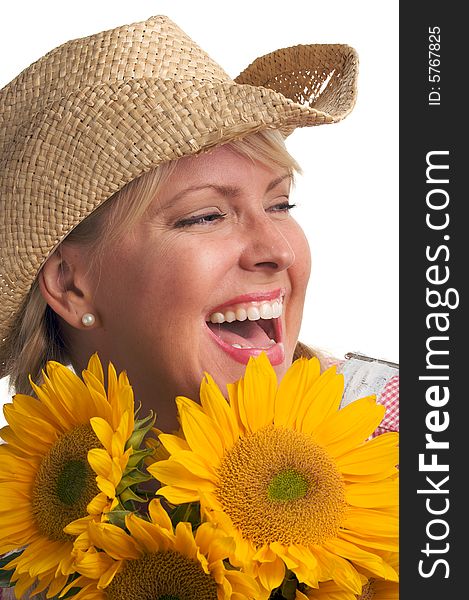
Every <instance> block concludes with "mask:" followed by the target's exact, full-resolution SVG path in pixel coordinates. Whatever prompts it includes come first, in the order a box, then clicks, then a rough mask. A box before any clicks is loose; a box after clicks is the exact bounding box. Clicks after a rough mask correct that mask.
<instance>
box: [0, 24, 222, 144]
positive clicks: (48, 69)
mask: <svg viewBox="0 0 469 600" xmlns="http://www.w3.org/2000/svg"><path fill="white" fill-rule="evenodd" d="M141 78H145V79H152V78H153V79H160V80H172V81H186V82H187V81H188V80H190V79H192V80H196V81H213V82H217V81H220V82H221V81H231V78H230V77H229V76H228V75H227V74H226V72H225V71H224V70H223V69H222V68H221V67H220V65H218V64H217V63H216V62H215V61H214V60H213V59H211V58H210V56H209V55H208V54H207V53H206V52H205V51H204V50H202V48H200V47H199V46H198V45H197V44H196V43H195V42H194V41H193V40H192V39H191V38H190V37H189V36H188V35H187V34H186V33H184V31H182V30H181V29H180V28H179V27H178V26H177V25H176V24H175V23H174V22H173V21H171V19H169V18H168V17H166V16H164V15H158V16H154V17H150V18H149V19H147V20H146V21H141V22H138V23H132V24H131V25H123V26H121V27H118V28H115V29H109V30H106V31H103V32H100V33H97V34H94V35H90V36H87V37H84V38H78V39H75V40H71V41H69V42H66V43H64V44H62V45H60V46H58V47H57V48H55V49H53V50H51V51H50V52H48V53H47V54H46V55H44V56H43V57H42V58H40V59H39V60H37V61H36V62H34V63H33V64H32V65H30V66H29V67H27V68H26V69H25V70H24V71H22V72H21V73H20V74H19V75H18V76H17V77H16V78H15V79H14V80H13V81H11V82H10V83H9V84H7V85H6V86H5V87H4V88H3V89H2V90H0V126H2V127H3V126H4V125H5V126H7V129H8V134H9V135H8V136H7V137H8V138H10V137H11V134H12V133H13V130H14V126H15V125H19V124H20V123H21V122H24V121H27V120H28V119H29V117H30V116H31V115H33V114H35V113H36V112H38V111H39V110H42V109H43V108H44V107H46V106H47V105H49V104H50V103H51V102H53V101H54V100H57V99H59V98H63V97H66V96H68V95H69V94H73V93H76V92H77V91H79V90H83V89H86V88H87V87H89V88H95V87H97V86H102V85H112V84H116V83H119V82H122V81H126V80H131V79H141ZM2 137H3V136H2V135H1V131H0V141H1V139H2Z"/></svg>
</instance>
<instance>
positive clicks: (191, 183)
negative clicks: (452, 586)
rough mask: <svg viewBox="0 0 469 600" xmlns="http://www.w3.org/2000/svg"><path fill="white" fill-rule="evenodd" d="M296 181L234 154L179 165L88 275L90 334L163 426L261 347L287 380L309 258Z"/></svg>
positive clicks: (237, 371)
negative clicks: (176, 407) (296, 205)
mask: <svg viewBox="0 0 469 600" xmlns="http://www.w3.org/2000/svg"><path fill="white" fill-rule="evenodd" d="M290 186H291V180H290V177H289V175H288V173H287V172H286V170H285V169H282V168H280V167H276V168H272V167H266V166H264V165H262V164H261V163H257V162H256V163H253V162H252V161H249V160H247V159H246V158H243V157H240V156H239V155H237V154H235V153H234V152H233V151H232V150H230V149H229V148H227V147H224V148H223V147H222V148H219V149H217V150H215V151H213V152H211V153H209V154H203V155H201V156H199V157H190V158H184V159H181V160H180V161H179V164H178V166H177V167H176V170H175V171H174V172H173V173H172V175H171V176H170V178H169V179H168V180H167V181H166V183H165V184H163V185H162V187H161V188H160V192H159V194H158V197H157V198H155V200H154V201H153V202H152V204H151V205H150V208H149V209H148V211H147V212H146V213H145V215H144V216H143V217H142V218H141V220H140V221H139V222H138V223H137V224H136V226H135V227H134V228H133V229H132V230H131V231H129V232H128V233H126V234H125V237H124V238H123V239H122V240H121V241H119V242H118V244H117V245H114V246H113V247H112V248H110V249H108V250H107V251H106V252H105V255H104V258H103V261H102V262H101V268H100V269H99V273H98V272H96V273H95V274H94V275H92V277H94V278H95V281H94V282H93V283H94V285H95V286H96V289H97V291H96V294H95V296H94V300H93V302H94V304H93V309H94V312H95V313H96V314H97V316H98V319H99V326H98V327H95V328H94V329H93V330H92V331H88V332H86V334H87V335H94V336H95V340H93V342H94V343H95V344H96V345H97V350H98V352H99V353H100V356H101V357H102V358H104V359H105V360H112V361H113V362H114V364H115V365H116V367H117V368H118V369H119V370H121V369H125V370H126V371H127V372H128V374H129V377H130V381H131V383H132V385H133V386H134V389H135V391H136V398H137V400H138V399H139V398H140V399H141V400H143V401H144V403H145V405H146V406H147V407H148V408H150V407H152V408H155V409H156V410H157V412H158V414H159V417H158V421H157V422H158V423H160V427H162V426H163V425H164V421H165V420H166V421H168V425H169V424H171V418H170V417H169V415H168V418H167V419H165V417H164V415H163V413H164V412H166V411H167V410H169V411H170V410H171V409H166V408H163V407H164V406H166V405H167V406H169V404H168V403H169V402H171V403H172V404H174V398H175V396H177V395H186V396H189V397H191V398H193V399H194V400H196V399H197V397H198V391H199V387H200V382H201V379H202V377H203V374H204V372H208V373H209V374H210V375H212V377H214V379H215V381H216V382H217V383H218V385H219V386H221V387H222V389H224V388H225V384H226V383H228V382H232V381H234V380H236V379H238V378H239V377H240V376H241V375H242V374H243V371H244V367H245V364H246V363H247V361H248V359H249V357H250V356H256V355H258V354H259V353H260V352H261V351H262V350H264V351H265V352H266V353H267V355H268V357H269V358H270V361H271V363H272V364H273V365H274V367H275V370H276V372H277V374H278V376H279V378H281V377H282V376H283V375H284V373H285V372H286V370H287V368H288V366H289V365H290V364H291V360H292V356H293V351H294V348H295V345H296V342H297V338H298V334H299V328H300V323H301V317H302V311H303V304H304V298H305V291H306V286H307V282H308V278H309V273H310V253H309V248H308V244H307V241H306V239H305V236H304V234H303V232H302V229H301V228H300V226H299V225H298V224H297V223H296V222H295V220H294V219H293V217H292V216H291V215H290V213H289V208H288V206H289V193H290ZM165 403H166V404H165ZM149 404H150V405H152V406H149Z"/></svg>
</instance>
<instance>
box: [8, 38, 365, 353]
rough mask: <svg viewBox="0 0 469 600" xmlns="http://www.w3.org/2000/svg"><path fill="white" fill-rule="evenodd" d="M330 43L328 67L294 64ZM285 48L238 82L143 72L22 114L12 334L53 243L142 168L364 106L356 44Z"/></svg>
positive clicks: (13, 213) (14, 189) (11, 148)
mask: <svg viewBox="0 0 469 600" xmlns="http://www.w3.org/2000/svg"><path fill="white" fill-rule="evenodd" d="M288 53H290V57H288V56H287V54H288ZM318 53H322V54H323V55H324V57H325V58H324V60H323V66H319V67H318V68H317V69H316V70H315V71H312V70H311V69H310V70H308V69H306V68H304V69H301V68H300V69H298V68H296V70H295V71H294V70H292V67H291V61H292V60H293V61H294V62H295V63H296V65H298V64H300V65H301V64H303V63H304V64H305V65H307V64H312V63H311V55H312V54H315V55H317V54H318ZM275 54H277V53H273V56H274V60H273V61H270V62H267V61H264V62H263V59H258V61H255V62H254V63H252V65H250V67H248V69H246V70H245V71H244V72H243V73H242V74H241V75H240V76H239V77H238V78H237V80H236V82H233V81H227V82H224V83H223V82H222V83H220V82H216V81H200V82H194V81H189V82H187V81H186V82H184V81H169V80H161V79H153V78H136V79H129V80H124V81H118V82H114V83H112V84H102V85H95V86H93V87H84V88H81V89H79V90H77V91H76V92H72V93H69V94H67V95H66V96H64V97H60V98H58V99H54V100H53V101H52V102H50V103H49V104H47V106H45V107H44V108H42V109H41V110H39V111H37V112H36V113H35V114H34V115H32V116H31V118H29V119H28V120H27V121H26V122H25V123H22V124H20V126H19V127H18V128H17V129H16V130H15V136H14V138H13V139H12V140H6V143H5V145H4V149H3V152H2V153H1V154H0V159H1V162H0V173H1V185H0V203H1V206H0V210H1V211H2V222H1V224H0V244H1V253H2V255H1V265H0V293H1V299H2V301H1V304H0V343H1V340H2V339H4V338H5V337H6V336H7V335H8V332H9V329H10V328H11V326H12V324H13V321H14V319H15V316H16V314H17V312H18V310H19V308H20V306H21V304H22V302H23V301H24V299H25V297H26V295H27V293H28V291H29V289H30V287H31V285H32V283H33V281H34V279H35V277H36V276H37V273H38V272H39V270H40V268H41V266H42V264H43V263H44V262H45V260H46V259H47V257H48V256H49V255H50V254H51V252H52V251H53V250H54V249H55V248H56V246H57V245H58V244H59V243H60V242H61V241H62V240H63V238H64V237H65V236H66V235H67V234H68V233H69V232H70V231H71V230H72V229H73V228H74V227H75V226H76V225H77V224H78V223H80V222H81V221H82V220H83V219H84V218H85V217H86V216H88V215H89V214H90V213H91V212H93V210H95V209H96V208H97V207H98V206H99V205H100V204H101V203H102V202H103V201H105V200H106V199H108V198H109V197H110V196H112V195H113V194H114V193H115V192H117V191H118V190H120V189H121V188H122V187H123V186H124V185H126V184H127V183H129V182H130V181H131V180H133V179H134V178H136V177H138V176H140V175H142V174H143V173H146V172H148V171H149V170H151V169H152V168H154V167H156V166H158V165H159V164H162V163H163V162H167V161H170V160H173V159H177V158H180V157H183V156H189V155H193V154H197V153H200V152H203V151H207V150H209V149H210V148H213V147H216V146H219V145H221V144H224V143H226V142H229V141H230V140H233V139H235V138H239V137H243V136H245V135H246V134H249V133H253V132H255V131H258V130H261V129H265V128H276V129H280V130H281V131H282V132H283V133H284V134H285V135H288V134H289V133H291V132H292V131H293V130H294V129H295V128H297V127H306V126H315V125H321V124H325V123H333V122H335V121H339V120H341V119H342V118H344V117H345V116H346V115H347V114H348V113H349V112H350V111H351V110H352V108H353V105H354V102H355V94H356V89H355V85H356V70H357V59H356V55H355V53H354V51H353V49H351V48H349V47H348V46H340V45H337V46H332V45H328V46H321V45H313V46H301V47H300V46H298V47H295V48H291V49H286V50H283V51H279V53H278V55H277V56H275ZM338 54H340V56H341V57H342V61H341V62H340V61H339V63H338V61H337V55H338ZM300 55H301V56H300ZM328 56H329V58H328ZM286 59H288V64H289V65H290V66H289V67H288V66H287V63H285V64H283V63H282V61H284V62H285V60H286ZM328 60H329V61H332V63H333V64H334V65H335V66H334V67H333V68H332V67H331V66H330V65H328V64H327V62H328ZM279 61H280V62H279ZM332 63H331V64H332ZM337 64H341V65H342V68H341V69H338V68H337ZM259 81H262V82H263V83H258V82H259ZM292 83H294V84H295V85H292ZM264 86H265V87H264ZM272 88H277V89H272ZM282 92H283V93H282ZM4 141H5V140H4Z"/></svg>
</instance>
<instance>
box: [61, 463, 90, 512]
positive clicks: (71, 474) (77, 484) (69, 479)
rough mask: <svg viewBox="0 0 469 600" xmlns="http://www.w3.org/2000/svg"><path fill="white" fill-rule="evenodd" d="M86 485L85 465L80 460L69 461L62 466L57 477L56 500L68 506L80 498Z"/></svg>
mask: <svg viewBox="0 0 469 600" xmlns="http://www.w3.org/2000/svg"><path fill="white" fill-rule="evenodd" d="M85 485H86V465H85V463H84V462H83V461H82V460H70V461H68V462H67V463H65V464H64V466H63V469H62V472H61V473H59V476H58V477H57V485H56V492H57V496H58V498H59V499H60V500H61V501H62V502H63V503H64V504H68V505H69V506H70V505H72V504H75V502H76V501H77V500H78V499H79V498H80V496H81V491H82V489H83V487H84V486H85Z"/></svg>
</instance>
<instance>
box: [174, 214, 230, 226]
mask: <svg viewBox="0 0 469 600" xmlns="http://www.w3.org/2000/svg"><path fill="white" fill-rule="evenodd" d="M225 217H226V213H219V212H211V213H206V214H202V215H191V216H190V217H184V218H183V219H179V221H177V222H176V224H175V227H178V228H182V227H190V226H191V225H210V223H214V222H215V221H219V220H220V219H223V218H225Z"/></svg>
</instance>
